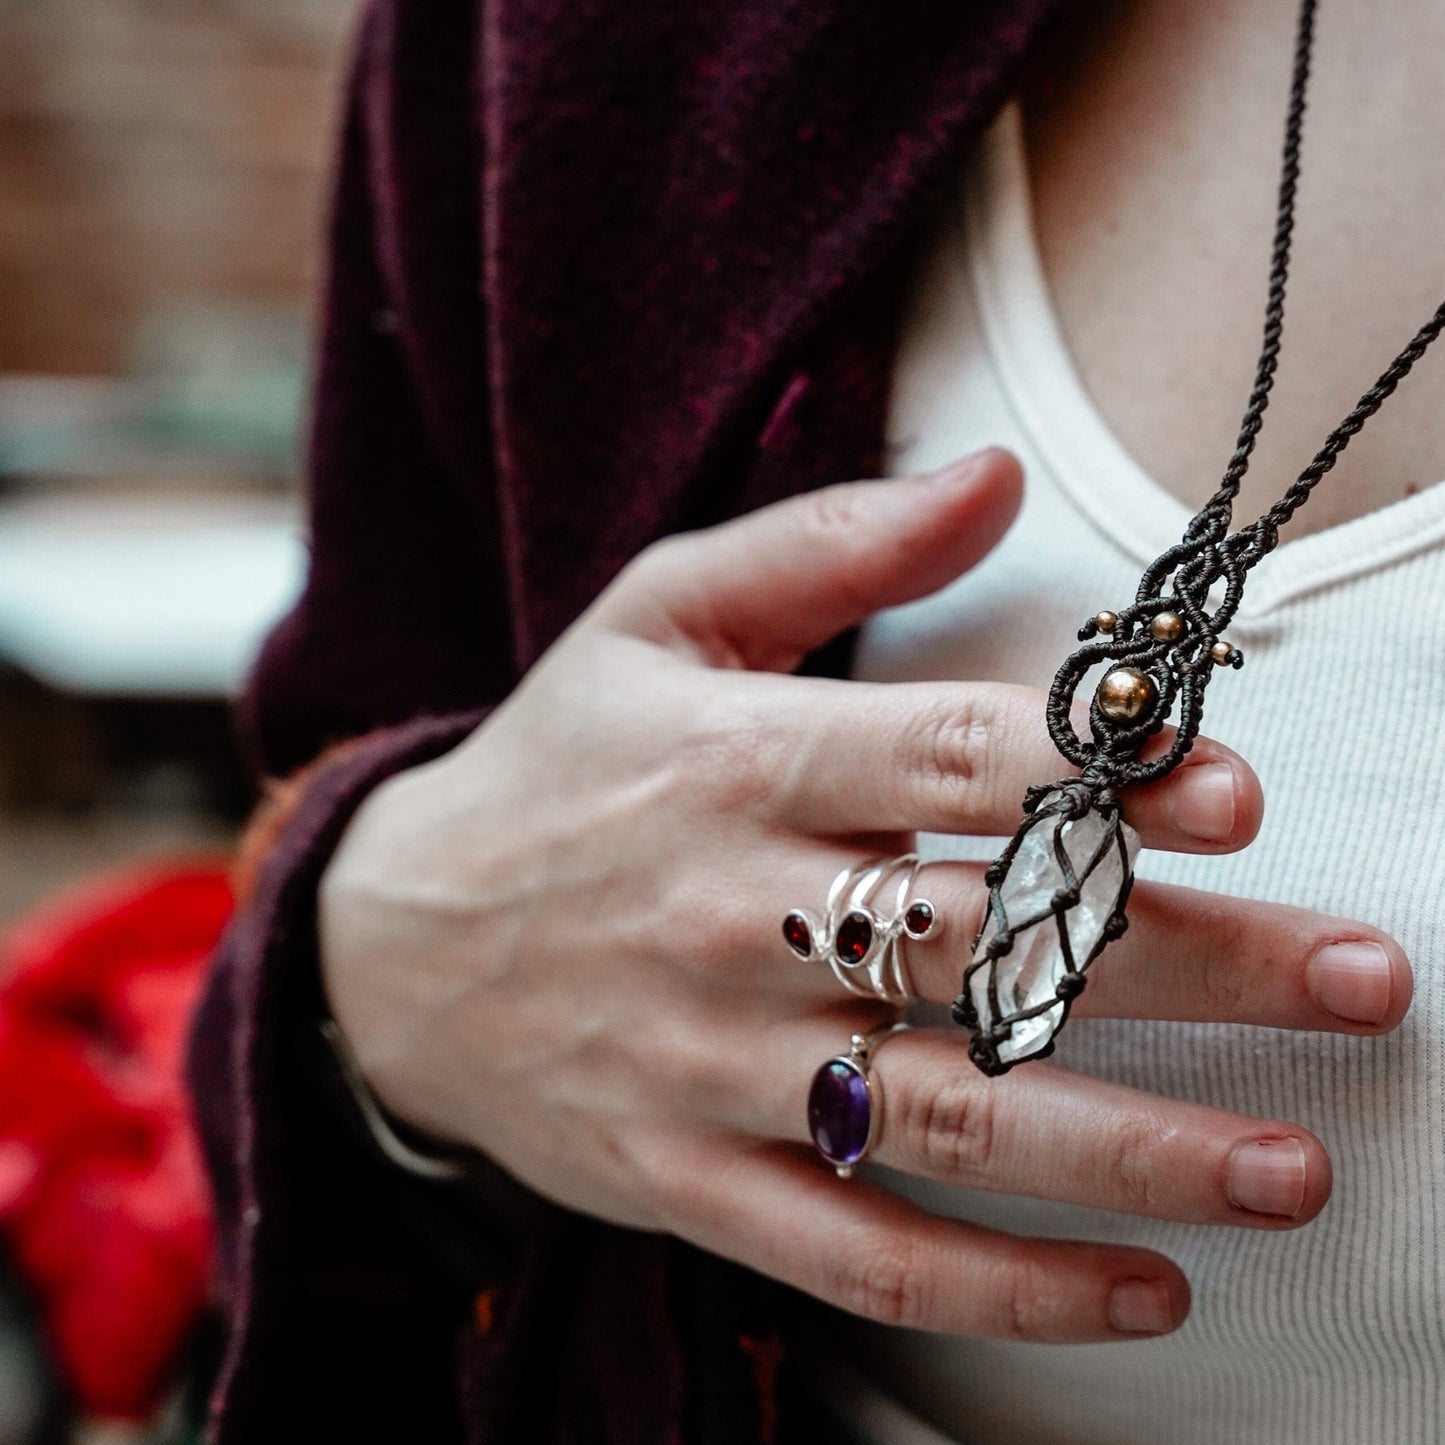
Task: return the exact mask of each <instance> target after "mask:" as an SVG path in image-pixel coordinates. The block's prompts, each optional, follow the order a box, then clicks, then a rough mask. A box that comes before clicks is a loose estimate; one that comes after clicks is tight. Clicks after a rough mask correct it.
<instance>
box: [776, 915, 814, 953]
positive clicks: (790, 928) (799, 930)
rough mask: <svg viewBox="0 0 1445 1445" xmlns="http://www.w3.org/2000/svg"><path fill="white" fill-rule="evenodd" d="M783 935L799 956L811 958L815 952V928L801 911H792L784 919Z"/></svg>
mask: <svg viewBox="0 0 1445 1445" xmlns="http://www.w3.org/2000/svg"><path fill="white" fill-rule="evenodd" d="M783 937H784V938H785V939H787V941H788V947H789V948H791V949H792V950H793V952H794V953H796V954H797V955H798V957H799V958H811V957H812V954H813V930H812V929H811V928H809V927H808V920H807V919H806V918H804V917H803V915H802V914H801V913H790V914H788V916H787V917H786V918H785V919H783Z"/></svg>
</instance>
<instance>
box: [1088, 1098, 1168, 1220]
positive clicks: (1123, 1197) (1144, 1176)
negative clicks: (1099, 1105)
mask: <svg viewBox="0 0 1445 1445" xmlns="http://www.w3.org/2000/svg"><path fill="white" fill-rule="evenodd" d="M1175 1133H1176V1130H1174V1129H1173V1128H1172V1126H1170V1125H1169V1124H1168V1123H1167V1122H1165V1120H1163V1119H1162V1118H1159V1117H1156V1116H1152V1115H1145V1116H1142V1117H1141V1116H1131V1117H1130V1118H1127V1119H1124V1120H1121V1121H1120V1122H1119V1123H1118V1124H1117V1125H1116V1127H1115V1129H1114V1130H1113V1132H1112V1134H1111V1136H1110V1140H1109V1143H1108V1145H1107V1147H1106V1148H1105V1151H1104V1160H1105V1168H1106V1171H1107V1181H1106V1182H1107V1183H1108V1185H1109V1186H1110V1188H1111V1190H1112V1192H1113V1193H1114V1194H1115V1196H1116V1198H1117V1201H1118V1207H1120V1208H1122V1209H1126V1210H1128V1211H1129V1212H1131V1213H1134V1214H1154V1213H1156V1212H1157V1210H1158V1207H1159V1204H1160V1202H1161V1198H1162V1194H1163V1190H1162V1167H1163V1164H1164V1156H1165V1151H1166V1149H1167V1146H1168V1144H1169V1141H1170V1139H1171V1138H1172V1137H1173V1136H1174V1135H1175Z"/></svg>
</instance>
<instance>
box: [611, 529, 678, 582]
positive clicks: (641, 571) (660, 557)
mask: <svg viewBox="0 0 1445 1445" xmlns="http://www.w3.org/2000/svg"><path fill="white" fill-rule="evenodd" d="M690 545H691V544H690V543H689V541H688V539H687V538H686V537H681V536H677V537H660V538H658V540H657V541H655V542H649V543H648V544H647V546H646V547H644V548H643V549H642V551H640V552H639V553H637V555H636V556H634V557H633V558H632V560H631V561H630V562H628V564H627V565H626V566H625V567H624V568H623V569H622V571H621V572H620V573H619V574H618V577H617V582H616V584H615V585H616V586H618V587H621V588H641V589H643V590H645V591H653V590H657V589H660V588H663V587H665V586H666V585H667V584H668V582H669V581H670V580H671V579H672V578H673V577H675V576H676V575H677V573H678V570H679V568H680V567H682V566H683V565H684V557H685V555H686V552H687V550H688V548H689V547H690Z"/></svg>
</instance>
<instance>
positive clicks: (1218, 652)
mask: <svg viewBox="0 0 1445 1445" xmlns="http://www.w3.org/2000/svg"><path fill="white" fill-rule="evenodd" d="M1233 651H1234V647H1233V644H1231V643H1228V642H1226V641H1225V640H1224V639H1223V638H1222V637H1221V638H1220V639H1219V641H1218V642H1216V643H1215V644H1214V646H1213V647H1211V648H1210V649H1209V655H1210V657H1212V658H1213V659H1214V660H1215V662H1217V663H1218V664H1219V665H1220V666H1221V667H1223V666H1224V664H1225V663H1226V662H1228V661H1229V654H1230V653H1231V652H1233Z"/></svg>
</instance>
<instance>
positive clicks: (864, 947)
mask: <svg viewBox="0 0 1445 1445" xmlns="http://www.w3.org/2000/svg"><path fill="white" fill-rule="evenodd" d="M872 947H873V924H872V923H871V922H870V920H869V918H868V915H867V914H866V913H857V912H854V913H850V914H849V915H848V916H847V917H846V918H845V919H844V920H843V921H842V923H840V924H839V925H838V936H837V938H835V939H834V940H833V951H834V952H835V953H836V954H837V955H838V957H839V958H840V959H842V960H843V962H844V963H862V962H863V960H864V959H865V958H867V957H868V950H869V949H870V948H872Z"/></svg>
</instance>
